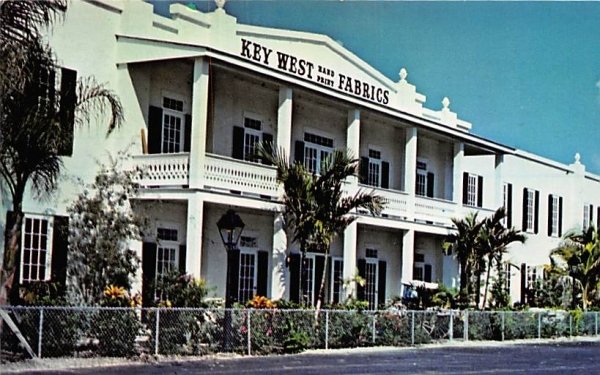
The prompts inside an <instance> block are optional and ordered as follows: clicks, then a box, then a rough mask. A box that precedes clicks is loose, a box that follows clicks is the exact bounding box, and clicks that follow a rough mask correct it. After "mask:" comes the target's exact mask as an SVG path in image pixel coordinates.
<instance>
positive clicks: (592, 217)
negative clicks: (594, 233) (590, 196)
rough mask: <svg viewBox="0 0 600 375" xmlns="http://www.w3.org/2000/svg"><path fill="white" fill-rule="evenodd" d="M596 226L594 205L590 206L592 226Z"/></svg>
mask: <svg viewBox="0 0 600 375" xmlns="http://www.w3.org/2000/svg"><path fill="white" fill-rule="evenodd" d="M592 225H594V205H593V204H590V226H592Z"/></svg>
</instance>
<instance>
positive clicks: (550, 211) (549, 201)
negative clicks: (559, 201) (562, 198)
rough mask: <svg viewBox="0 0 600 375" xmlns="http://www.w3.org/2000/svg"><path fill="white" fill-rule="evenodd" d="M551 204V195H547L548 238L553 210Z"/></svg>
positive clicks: (550, 231)
mask: <svg viewBox="0 0 600 375" xmlns="http://www.w3.org/2000/svg"><path fill="white" fill-rule="evenodd" d="M552 202H553V201H552V194H548V236H552V211H553V208H554V205H553V204H552Z"/></svg>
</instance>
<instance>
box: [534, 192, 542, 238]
mask: <svg viewBox="0 0 600 375" xmlns="http://www.w3.org/2000/svg"><path fill="white" fill-rule="evenodd" d="M539 218H540V192H539V191H537V190H536V191H535V212H534V216H533V231H534V232H535V233H537V232H538V229H539V223H540V220H539Z"/></svg>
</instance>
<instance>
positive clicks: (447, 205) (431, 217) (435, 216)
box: [415, 196, 459, 225]
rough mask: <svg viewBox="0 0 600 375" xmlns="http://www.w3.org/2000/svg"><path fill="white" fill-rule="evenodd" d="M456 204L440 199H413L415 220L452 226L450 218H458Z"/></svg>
mask: <svg viewBox="0 0 600 375" xmlns="http://www.w3.org/2000/svg"><path fill="white" fill-rule="evenodd" d="M457 207H458V206H457V204H456V203H454V202H451V201H446V200H442V199H435V198H427V197H420V196H417V197H415V219H416V220H422V221H430V222H434V223H442V224H445V225H450V224H452V221H451V220H452V218H454V217H458V216H459V215H458V212H457Z"/></svg>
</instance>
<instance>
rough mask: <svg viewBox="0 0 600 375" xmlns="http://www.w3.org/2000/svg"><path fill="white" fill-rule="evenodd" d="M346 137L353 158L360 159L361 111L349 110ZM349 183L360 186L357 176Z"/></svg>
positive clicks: (349, 179)
mask: <svg viewBox="0 0 600 375" xmlns="http://www.w3.org/2000/svg"><path fill="white" fill-rule="evenodd" d="M346 131H347V135H346V148H347V149H348V154H349V155H350V156H351V157H352V158H360V110H358V109H350V110H348V127H347V130H346ZM348 182H350V183H351V184H353V185H355V186H356V185H358V178H357V177H356V176H353V177H350V178H348Z"/></svg>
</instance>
